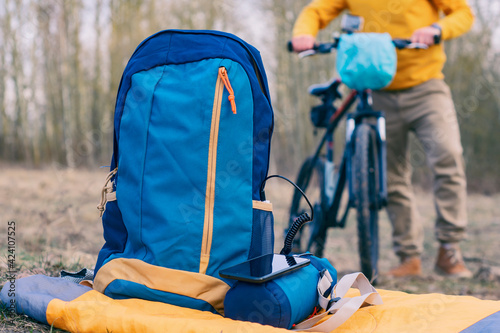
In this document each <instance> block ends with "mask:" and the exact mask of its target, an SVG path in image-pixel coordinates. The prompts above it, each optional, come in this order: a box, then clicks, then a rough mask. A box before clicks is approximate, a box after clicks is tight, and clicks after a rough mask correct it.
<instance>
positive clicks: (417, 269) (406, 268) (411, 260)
mask: <svg viewBox="0 0 500 333" xmlns="http://www.w3.org/2000/svg"><path fill="white" fill-rule="evenodd" d="M387 275H388V276H391V277H405V276H420V275H422V261H421V260H420V257H418V256H413V257H401V264H400V265H399V266H398V267H396V268H393V269H391V270H390V271H389V272H388V273H387Z"/></svg>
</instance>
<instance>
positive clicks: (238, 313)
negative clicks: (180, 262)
mask: <svg viewBox="0 0 500 333" xmlns="http://www.w3.org/2000/svg"><path fill="white" fill-rule="evenodd" d="M301 257H304V258H308V259H310V261H311V264H310V265H308V266H306V267H303V268H300V269H298V270H297V271H294V272H291V273H289V274H286V275H283V276H280V277H278V278H276V279H273V280H271V281H267V282H264V283H249V282H243V281H236V283H235V284H234V285H233V286H232V287H231V289H230V290H229V291H228V292H227V294H226V298H225V300H224V312H225V316H226V317H228V318H231V319H235V320H244V321H251V322H256V323H260V324H263V325H271V326H274V327H282V328H287V329H290V328H292V326H293V325H294V324H297V323H299V322H301V321H303V320H304V319H306V318H308V317H309V316H311V315H312V314H313V312H314V310H315V309H316V307H318V306H319V299H318V290H317V288H318V281H320V279H321V278H322V276H323V275H324V274H325V272H326V271H328V273H329V276H330V277H331V285H330V286H329V288H326V289H330V290H328V293H330V292H331V290H332V289H333V286H334V285H335V283H336V282H337V271H336V270H335V268H334V267H333V266H332V265H331V264H330V263H329V262H328V260H327V259H324V258H321V259H320V258H317V257H314V256H313V255H311V254H307V255H302V256H301Z"/></svg>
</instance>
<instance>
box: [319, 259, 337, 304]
mask: <svg viewBox="0 0 500 333" xmlns="http://www.w3.org/2000/svg"><path fill="white" fill-rule="evenodd" d="M323 272H324V273H323ZM323 272H322V274H323V276H322V277H321V278H320V279H319V282H318V286H317V291H318V303H319V305H320V306H321V308H323V309H325V310H326V308H327V307H328V304H329V303H330V297H329V296H330V294H331V292H332V291H330V292H328V289H330V288H331V287H332V282H333V279H332V276H331V275H330V272H329V271H328V270H326V269H325V270H324V271H323Z"/></svg>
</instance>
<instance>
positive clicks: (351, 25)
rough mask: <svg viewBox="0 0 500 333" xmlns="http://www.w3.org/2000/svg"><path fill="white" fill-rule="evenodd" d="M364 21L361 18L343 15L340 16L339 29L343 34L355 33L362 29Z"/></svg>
mask: <svg viewBox="0 0 500 333" xmlns="http://www.w3.org/2000/svg"><path fill="white" fill-rule="evenodd" d="M363 24H364V19H363V18H362V17H361V16H355V15H351V14H345V15H344V16H342V21H341V22H340V28H341V29H342V31H344V32H347V33H349V32H357V31H360V30H361V29H363Z"/></svg>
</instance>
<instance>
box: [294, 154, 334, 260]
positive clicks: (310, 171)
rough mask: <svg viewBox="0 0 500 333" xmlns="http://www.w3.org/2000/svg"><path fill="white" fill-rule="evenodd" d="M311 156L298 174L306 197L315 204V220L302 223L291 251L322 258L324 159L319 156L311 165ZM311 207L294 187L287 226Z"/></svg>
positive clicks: (323, 235) (325, 233)
mask: <svg viewBox="0 0 500 333" xmlns="http://www.w3.org/2000/svg"><path fill="white" fill-rule="evenodd" d="M312 163H313V157H309V158H308V159H306V160H305V161H304V163H303V164H302V167H301V168H300V171H299V175H298V177H297V182H296V184H297V186H299V187H300V188H301V189H302V190H303V191H304V193H305V194H306V195H307V197H308V198H309V201H310V202H311V203H312V204H313V207H314V220H313V221H311V222H309V223H307V224H305V225H304V226H303V227H302V229H301V230H300V231H299V232H298V233H297V235H296V236H295V240H294V242H293V249H292V251H293V252H295V253H303V252H306V251H310V252H311V253H313V254H314V255H315V256H318V257H322V256H323V251H324V247H325V241H326V235H327V226H326V221H325V220H324V216H325V214H324V212H325V210H324V205H325V186H324V181H325V175H324V173H325V159H324V157H321V156H320V157H318V158H317V159H316V162H315V163H314V165H312ZM309 210H310V208H309V206H308V205H307V203H306V201H305V200H304V199H303V197H302V194H301V193H300V192H299V191H297V190H295V191H294V193H293V199H292V204H291V207H290V219H289V226H288V227H290V226H291V225H292V223H293V221H294V220H295V219H296V218H297V217H298V216H299V215H301V214H302V213H304V212H307V213H308V214H310V211H309Z"/></svg>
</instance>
